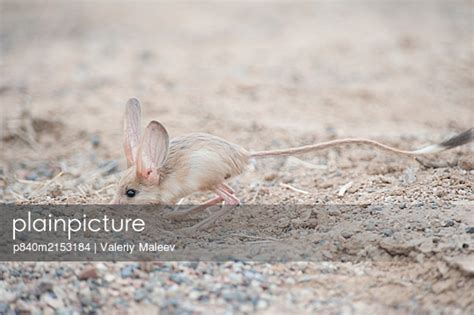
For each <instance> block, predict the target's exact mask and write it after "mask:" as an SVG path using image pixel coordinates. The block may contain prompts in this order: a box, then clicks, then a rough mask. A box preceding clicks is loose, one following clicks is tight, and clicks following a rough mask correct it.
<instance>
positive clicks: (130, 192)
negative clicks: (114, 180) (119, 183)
mask: <svg viewBox="0 0 474 315" xmlns="http://www.w3.org/2000/svg"><path fill="white" fill-rule="evenodd" d="M136 194H137V191H136V190H135V189H127V192H126V195H127V197H129V198H133V197H135V195H136Z"/></svg>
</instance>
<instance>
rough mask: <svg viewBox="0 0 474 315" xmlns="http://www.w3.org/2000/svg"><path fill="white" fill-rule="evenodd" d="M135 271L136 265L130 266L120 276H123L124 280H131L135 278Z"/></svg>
mask: <svg viewBox="0 0 474 315" xmlns="http://www.w3.org/2000/svg"><path fill="white" fill-rule="evenodd" d="M134 270H135V266H134V265H128V266H125V267H123V268H122V269H121V270H120V274H121V276H122V278H130V277H132V276H133V271H134Z"/></svg>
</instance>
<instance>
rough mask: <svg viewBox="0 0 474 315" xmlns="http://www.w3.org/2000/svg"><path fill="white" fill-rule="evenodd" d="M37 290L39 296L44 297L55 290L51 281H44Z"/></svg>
mask: <svg viewBox="0 0 474 315" xmlns="http://www.w3.org/2000/svg"><path fill="white" fill-rule="evenodd" d="M37 290H38V294H39V295H42V294H43V293H46V292H48V291H52V290H53V284H52V283H51V282H49V281H43V282H41V283H40V284H39V285H38V287H37ZM0 314H1V313H0Z"/></svg>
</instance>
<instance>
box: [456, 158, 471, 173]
mask: <svg viewBox="0 0 474 315" xmlns="http://www.w3.org/2000/svg"><path fill="white" fill-rule="evenodd" d="M458 165H459V167H460V168H462V169H463V170H466V171H470V170H473V169H474V156H472V155H468V156H465V157H462V158H460V159H459V161H458Z"/></svg>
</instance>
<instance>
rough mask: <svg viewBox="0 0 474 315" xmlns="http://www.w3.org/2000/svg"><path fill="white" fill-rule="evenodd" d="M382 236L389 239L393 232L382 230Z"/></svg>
mask: <svg viewBox="0 0 474 315" xmlns="http://www.w3.org/2000/svg"><path fill="white" fill-rule="evenodd" d="M382 233H383V235H384V236H386V237H390V236H392V235H393V230H392V229H383V231H382Z"/></svg>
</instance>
